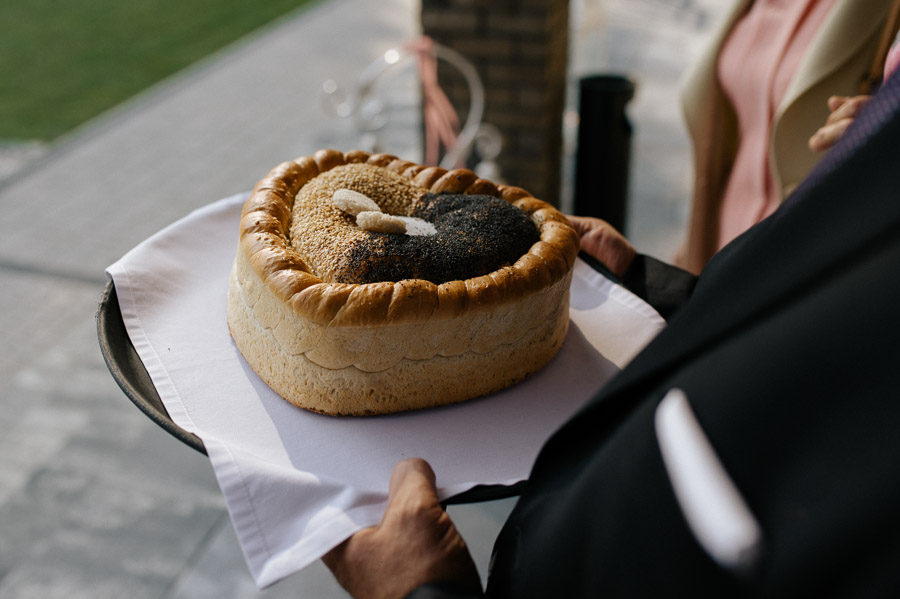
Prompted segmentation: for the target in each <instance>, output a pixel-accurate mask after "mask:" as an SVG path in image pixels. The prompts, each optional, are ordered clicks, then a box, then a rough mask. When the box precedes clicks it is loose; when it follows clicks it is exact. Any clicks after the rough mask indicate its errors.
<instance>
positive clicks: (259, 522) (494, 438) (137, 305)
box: [107, 194, 664, 587]
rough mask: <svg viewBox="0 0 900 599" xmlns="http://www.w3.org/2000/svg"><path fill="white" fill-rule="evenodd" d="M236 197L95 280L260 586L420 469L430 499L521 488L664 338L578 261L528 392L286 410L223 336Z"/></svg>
mask: <svg viewBox="0 0 900 599" xmlns="http://www.w3.org/2000/svg"><path fill="white" fill-rule="evenodd" d="M246 197H247V195H246V194H240V195H236V196H232V197H230V198H225V199H223V200H220V201H218V202H215V203H213V204H210V205H209V206H206V207H204V208H202V209H200V210H197V211H195V212H193V213H191V214H190V215H188V216H187V217H185V218H184V219H182V220H180V221H178V222H176V223H174V224H172V225H170V226H169V227H167V228H165V229H163V230H162V231H160V232H159V233H157V234H156V235H154V236H153V237H151V238H149V239H147V240H146V241H144V242H143V243H141V244H140V245H138V246H137V247H136V248H134V249H133V250H131V251H130V252H129V253H128V254H126V255H125V256H124V257H123V258H121V259H120V260H119V261H118V262H116V263H115V264H113V265H111V266H110V267H109V268H108V269H107V274H108V275H109V276H110V277H111V278H112V279H113V281H114V283H115V286H116V292H117V295H118V298H119V304H120V307H121V310H122V316H123V319H124V321H125V326H126V329H127V331H128V334H129V336H130V337H131V340H132V342H133V343H134V346H135V348H136V349H137V352H138V354H139V355H140V357H141V360H142V361H143V363H144V365H145V367H146V368H147V371H148V373H149V374H150V377H151V379H152V380H153V384H154V385H155V386H156V389H157V390H158V392H159V395H160V397H161V399H162V401H163V404H165V406H166V409H167V410H168V412H169V415H170V416H171V417H172V420H173V421H174V422H175V423H176V424H178V425H179V426H180V427H182V428H184V429H186V430H188V431H190V432H192V433H194V434H196V435H197V436H198V437H200V438H201V439H202V440H203V442H204V444H205V446H206V449H207V452H208V454H209V457H210V461H211V462H212V466H213V469H214V470H215V474H216V477H217V479H218V481H219V485H220V486H221V489H222V492H223V494H224V496H225V501H226V504H227V506H228V511H229V514H230V516H231V519H232V521H233V523H234V527H235V529H236V531H237V535H238V538H239V540H240V543H241V547H242V549H243V552H244V556H245V558H246V560H247V563H248V566H249V568H250V571H251V572H252V574H253V576H254V578H255V580H256V582H257V584H258V585H259V586H260V587H265V586H268V585H270V584H272V583H274V582H276V581H278V580H280V579H281V578H284V577H285V576H288V575H290V574H292V573H294V572H296V571H297V570H299V569H301V568H303V567H305V566H307V565H308V564H310V563H312V562H313V561H315V560H317V559H319V558H320V557H321V556H322V555H323V554H324V553H325V552H327V551H328V550H329V549H331V548H332V547H334V546H336V545H337V544H339V543H340V542H341V541H343V540H344V539H345V538H347V537H348V536H349V535H351V534H352V533H353V532H355V531H356V530H358V529H360V528H362V527H365V526H370V525H372V524H375V523H377V522H378V521H379V520H380V519H381V515H382V512H383V509H384V505H385V501H386V498H387V486H388V478H389V476H390V473H391V470H392V469H393V467H394V465H395V464H396V463H397V462H398V461H400V460H402V459H404V458H407V457H422V458H424V459H426V460H428V461H429V462H430V463H431V465H432V467H433V468H434V471H435V473H436V474H437V483H438V486H439V493H440V496H441V497H442V498H447V497H450V496H452V495H455V494H458V493H460V492H462V491H465V490H467V489H469V488H471V487H473V486H475V485H477V484H505V485H509V484H513V483H515V482H517V481H521V480H524V479H526V478H527V477H528V473H529V470H530V467H531V464H532V463H533V461H534V459H535V457H536V455H537V452H538V450H539V449H540V447H541V445H542V444H543V442H544V441H545V440H546V439H547V438H548V437H549V436H550V434H551V433H552V432H553V431H554V430H555V429H556V428H557V427H558V426H559V425H560V424H561V423H562V422H563V421H565V420H566V419H567V418H568V417H569V416H570V415H571V414H572V413H573V412H575V410H577V409H578V408H579V407H580V406H581V405H582V404H584V402H585V401H586V400H587V399H589V398H590V397H591V396H592V395H593V393H594V392H595V391H596V390H597V388H598V387H600V386H601V385H602V384H603V383H604V382H605V381H607V380H608V379H609V378H610V377H611V376H612V375H613V374H615V373H616V372H617V371H618V369H619V368H621V367H622V366H623V365H624V364H625V363H626V362H627V361H628V360H630V359H631V357H632V356H634V354H635V353H637V352H638V351H639V350H640V349H641V348H642V347H643V346H644V345H645V344H646V343H647V342H648V341H649V340H650V339H652V338H653V336H655V335H656V333H657V332H658V331H659V330H660V329H661V328H662V327H663V326H664V321H663V320H662V318H661V317H660V316H659V315H658V314H657V313H656V312H655V311H654V310H653V309H652V308H650V306H648V305H647V304H646V303H644V302H643V301H642V300H640V299H639V298H637V297H636V296H634V295H632V294H631V293H629V292H628V291H626V290H624V289H623V288H621V287H619V286H616V285H613V284H612V283H610V282H609V281H608V280H607V279H606V278H604V277H603V276H601V275H599V274H598V273H596V272H595V271H594V270H592V269H591V268H590V267H589V266H587V265H586V264H584V263H583V262H581V261H579V263H578V264H577V266H576V268H575V276H574V279H573V283H572V300H571V317H572V325H571V326H570V331H569V334H568V337H567V338H566V341H565V343H564V345H563V348H562V349H561V351H560V353H559V354H558V355H557V356H556V357H555V358H554V359H553V360H552V361H551V363H550V364H549V365H548V366H546V367H545V368H544V369H543V370H541V371H540V372H538V373H537V374H536V375H534V376H532V377H531V378H529V379H528V380H526V381H524V382H522V383H520V384H518V385H516V386H514V387H512V388H510V389H507V390H505V391H502V392H500V393H496V394H494V395H492V396H490V397H487V398H483V399H478V400H473V401H470V402H466V403H462V404H459V405H456V406H450V407H445V408H438V409H433V410H425V411H421V412H412V413H406V414H399V415H392V416H380V417H375V418H334V417H329V416H323V415H319V414H315V413H312V412H307V411H305V410H302V409H299V408H296V407H294V406H292V405H290V404H289V403H287V402H286V401H284V400H282V399H281V398H280V397H278V396H277V395H276V394H275V393H274V392H273V391H272V390H271V389H269V388H268V387H267V386H266V385H265V384H264V383H263V382H262V381H261V380H260V379H259V378H258V377H257V376H256V375H255V374H254V373H253V371H252V370H251V369H250V368H249V367H248V366H247V364H246V363H245V362H244V360H243V358H242V357H241V355H240V353H239V352H238V350H237V349H236V347H235V345H234V344H233V342H232V340H231V337H230V336H229V333H228V328H227V325H226V322H225V310H226V300H225V298H226V292H227V289H228V275H229V272H230V269H231V264H232V261H233V259H234V255H235V251H236V248H237V231H238V221H239V217H240V211H241V206H242V204H243V202H244V200H245V199H246Z"/></svg>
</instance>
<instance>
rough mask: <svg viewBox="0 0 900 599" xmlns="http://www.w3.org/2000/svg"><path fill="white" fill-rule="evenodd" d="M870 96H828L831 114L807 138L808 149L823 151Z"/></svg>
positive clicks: (832, 143) (840, 134) (836, 137)
mask: <svg viewBox="0 0 900 599" xmlns="http://www.w3.org/2000/svg"><path fill="white" fill-rule="evenodd" d="M870 97H871V96H853V97H848V96H831V97H830V98H828V110H830V111H831V114H829V115H828V118H827V119H826V120H825V124H824V125H823V126H822V127H821V128H820V129H819V130H818V131H816V132H815V133H814V134H813V136H812V137H810V138H809V149H810V150H812V151H813V152H824V151H825V150H827V149H828V148H830V147H831V146H833V145H834V144H835V143H837V140H839V139H840V138H841V136H843V135H844V132H845V131H846V130H847V127H849V126H850V124H851V123H853V119H855V118H856V115H857V113H858V112H859V111H860V110H861V109H862V107H863V106H865V105H866V104H867V103H868V102H869V98H870Z"/></svg>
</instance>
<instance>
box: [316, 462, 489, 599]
mask: <svg viewBox="0 0 900 599" xmlns="http://www.w3.org/2000/svg"><path fill="white" fill-rule="evenodd" d="M322 561H323V562H325V565H326V566H328V569H330V570H331V572H332V573H333V574H334V576H335V578H336V579H337V581H338V583H340V585H341V586H342V587H344V589H346V590H347V592H348V593H350V594H351V595H352V596H353V597H355V598H356V599H376V598H377V599H400V598H401V597H404V596H405V595H406V594H407V593H409V592H410V591H412V590H413V589H415V588H416V587H419V586H421V585H423V584H425V583H428V582H438V581H441V582H456V583H458V584H460V585H461V586H463V588H470V589H472V590H473V592H476V593H481V580H480V579H479V577H478V570H477V569H476V568H475V564H474V562H473V561H472V556H471V555H470V554H469V550H468V548H467V547H466V543H465V541H464V540H463V538H462V537H461V536H460V534H459V533H458V532H457V530H456V527H455V526H453V522H452V521H451V520H450V517H449V516H448V515H447V512H445V511H444V510H443V508H441V505H440V503H439V502H438V498H437V490H436V487H435V476H434V471H432V469H431V466H429V465H428V463H427V462H426V461H424V460H420V459H411V460H404V461H402V462H400V463H399V464H397V466H396V467H395V468H394V472H393V474H391V482H390V488H389V491H388V503H387V507H386V508H385V511H384V516H383V517H382V520H381V524H379V525H377V526H373V527H371V528H365V529H363V530H361V531H359V532H358V533H356V534H355V535H353V536H352V537H350V538H349V539H347V540H346V541H344V542H343V543H342V544H341V545H338V546H337V547H335V548H334V549H332V550H331V551H330V552H328V553H327V554H326V555H325V556H324V557H323V558H322Z"/></svg>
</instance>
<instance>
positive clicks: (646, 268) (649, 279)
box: [579, 252, 697, 320]
mask: <svg viewBox="0 0 900 599" xmlns="http://www.w3.org/2000/svg"><path fill="white" fill-rule="evenodd" d="M579 257H580V258H581V259H582V260H584V261H585V262H587V263H588V264H590V265H591V268H593V269H594V270H596V271H598V272H601V273H603V275H604V276H605V277H607V278H609V279H610V280H612V281H615V282H616V283H619V284H620V285H622V286H624V287H625V288H626V289H628V290H629V291H631V292H632V293H633V294H635V295H636V296H638V297H639V298H641V299H642V300H644V301H645V302H647V303H648V304H650V305H651V306H653V308H654V309H655V310H656V311H657V312H659V314H660V316H662V317H663V318H665V319H666V320H669V319H670V318H671V317H672V316H673V315H674V314H675V312H677V311H678V309H679V308H680V307H681V306H682V305H684V304H685V303H686V302H687V301H688V299H690V297H691V294H692V293H693V292H694V286H695V285H696V284H697V276H696V275H693V274H691V273H689V272H688V271H686V270H682V269H680V268H678V267H677V266H672V265H671V264H666V263H665V262H661V261H659V260H657V259H656V258H652V257H650V256H645V255H644V254H638V255H637V256H636V257H635V259H634V262H632V263H631V266H630V267H629V269H628V272H626V273H625V276H623V277H621V278H619V277H617V276H616V275H614V274H613V273H612V272H610V271H609V269H607V268H606V267H605V266H603V264H601V263H600V262H598V261H597V260H596V259H595V258H594V257H592V256H590V255H589V254H585V253H584V252H582V253H581V254H580V256H579Z"/></svg>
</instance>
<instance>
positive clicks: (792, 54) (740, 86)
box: [717, 0, 834, 249]
mask: <svg viewBox="0 0 900 599" xmlns="http://www.w3.org/2000/svg"><path fill="white" fill-rule="evenodd" d="M833 3H834V0H756V1H755V2H753V4H752V6H751V7H750V10H749V11H748V13H747V14H746V15H745V16H744V17H742V18H741V20H740V21H738V23H737V25H736V26H735V27H734V29H733V30H732V32H731V34H730V36H729V37H728V39H727V40H726V42H725V44H724V46H723V47H722V51H721V53H720V56H719V62H718V77H719V83H720V85H721V86H722V89H723V90H724V92H725V95H726V96H727V97H728V99H729V101H730V102H731V104H732V106H733V107H734V110H735V112H736V114H737V119H738V129H739V133H740V144H739V147H738V151H737V155H736V156H735V162H734V166H733V167H732V171H731V174H730V175H729V179H728V184H727V187H726V190H725V195H724V198H723V200H722V205H721V213H720V217H719V239H718V244H717V249H721V248H722V246H724V245H725V244H727V243H728V242H730V241H731V240H732V239H734V238H735V237H737V236H738V235H740V234H741V233H743V232H744V231H746V230H747V229H748V228H750V227H751V226H752V225H754V224H756V223H757V222H759V221H760V220H762V219H763V218H765V217H766V216H768V215H769V214H771V213H772V212H774V211H775V209H776V208H777V207H778V205H779V204H780V203H781V200H782V194H781V190H780V189H778V187H777V183H776V181H775V178H774V175H773V172H772V168H771V165H770V162H769V147H770V143H771V140H770V135H771V124H772V121H773V120H774V117H775V113H776V111H777V109H778V105H779V104H780V103H781V99H782V98H783V97H784V93H785V91H786V90H787V88H788V85H789V84H790V82H791V79H792V78H793V76H794V73H795V71H796V70H797V66H798V65H799V64H800V61H801V59H802V58H803V54H804V52H805V51H806V48H807V47H808V46H809V44H810V42H811V41H812V39H813V37H814V36H815V34H816V31H817V30H818V29H819V26H820V25H821V24H822V22H823V21H824V20H825V17H826V15H827V14H828V10H829V9H830V8H831V6H832V4H833Z"/></svg>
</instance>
